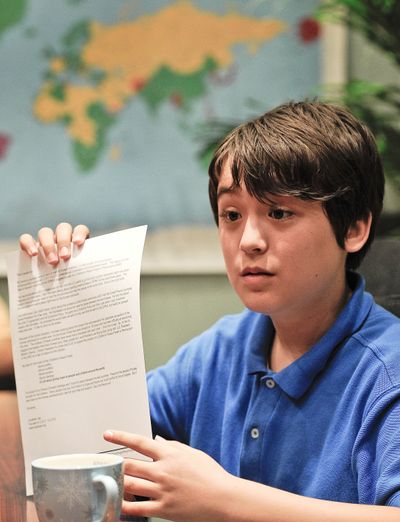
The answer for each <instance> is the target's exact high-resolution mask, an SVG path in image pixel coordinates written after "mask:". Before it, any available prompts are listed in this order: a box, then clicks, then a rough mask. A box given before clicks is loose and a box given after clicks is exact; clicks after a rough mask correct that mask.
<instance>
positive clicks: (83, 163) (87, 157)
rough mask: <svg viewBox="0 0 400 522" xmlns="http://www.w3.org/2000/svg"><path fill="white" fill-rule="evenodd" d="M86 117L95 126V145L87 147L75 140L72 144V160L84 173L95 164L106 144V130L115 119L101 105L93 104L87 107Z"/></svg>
mask: <svg viewBox="0 0 400 522" xmlns="http://www.w3.org/2000/svg"><path fill="white" fill-rule="evenodd" d="M88 117H89V118H90V119H92V120H93V121H94V122H95V125H96V141H95V143H94V144H93V145H92V146H87V145H85V144H84V143H81V142H79V141H76V140H74V142H73V154H74V158H75V160H76V161H77V163H78V164H79V166H80V168H81V169H82V171H84V172H88V171H90V170H92V168H93V167H94V166H95V165H96V164H97V161H98V158H99V157H100V155H101V152H102V151H103V149H104V146H105V144H106V135H107V130H108V128H109V127H110V126H111V125H112V124H113V123H114V122H115V121H116V117H115V116H112V115H110V114H109V113H108V112H107V111H106V110H105V108H104V107H103V106H102V105H101V103H93V104H92V105H90V106H89V107H88Z"/></svg>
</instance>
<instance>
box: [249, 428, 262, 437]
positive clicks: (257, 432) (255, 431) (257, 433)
mask: <svg viewBox="0 0 400 522" xmlns="http://www.w3.org/2000/svg"><path fill="white" fill-rule="evenodd" d="M250 434H251V437H252V438H253V439H258V437H259V436H260V432H259V431H258V429H257V428H252V430H251V432H250Z"/></svg>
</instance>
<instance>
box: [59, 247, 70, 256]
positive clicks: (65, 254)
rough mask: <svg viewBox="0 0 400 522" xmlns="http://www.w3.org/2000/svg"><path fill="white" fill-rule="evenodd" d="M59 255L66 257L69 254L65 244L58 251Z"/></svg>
mask: <svg viewBox="0 0 400 522" xmlns="http://www.w3.org/2000/svg"><path fill="white" fill-rule="evenodd" d="M59 254H60V257H68V256H69V248H68V247H66V246H63V247H62V249H61V250H60V252H59Z"/></svg>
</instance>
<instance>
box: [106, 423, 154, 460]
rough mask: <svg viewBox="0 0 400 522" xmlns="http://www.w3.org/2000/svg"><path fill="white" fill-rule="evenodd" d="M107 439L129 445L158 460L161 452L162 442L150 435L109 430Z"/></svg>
mask: <svg viewBox="0 0 400 522" xmlns="http://www.w3.org/2000/svg"><path fill="white" fill-rule="evenodd" d="M103 436H104V438H105V440H108V442H112V443H114V444H119V445H121V446H127V447H128V448H131V449H133V450H135V451H137V452H138V453H141V454H142V455H146V456H147V457H150V458H151V459H153V460H158V459H159V457H160V454H161V451H162V450H161V448H160V445H161V443H160V442H156V441H154V440H152V439H150V438H149V437H144V436H142V435H136V434H133V433H128V432H126V431H116V430H108V431H106V432H105V433H104V435H103Z"/></svg>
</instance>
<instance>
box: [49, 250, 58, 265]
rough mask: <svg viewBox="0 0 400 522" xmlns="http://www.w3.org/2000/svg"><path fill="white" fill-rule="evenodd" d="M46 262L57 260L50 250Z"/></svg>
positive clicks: (55, 261)
mask: <svg viewBox="0 0 400 522" xmlns="http://www.w3.org/2000/svg"><path fill="white" fill-rule="evenodd" d="M47 262H48V263H57V262H58V257H57V256H56V254H55V253H54V252H50V254H48V256H47Z"/></svg>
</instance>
